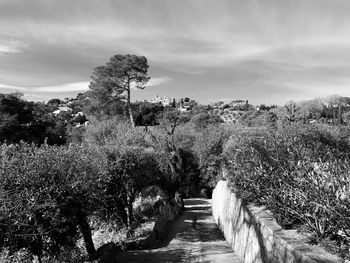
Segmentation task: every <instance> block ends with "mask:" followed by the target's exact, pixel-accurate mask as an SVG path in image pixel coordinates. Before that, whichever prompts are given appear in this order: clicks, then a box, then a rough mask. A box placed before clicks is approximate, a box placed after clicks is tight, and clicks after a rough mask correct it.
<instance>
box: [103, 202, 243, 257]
mask: <svg viewBox="0 0 350 263" xmlns="http://www.w3.org/2000/svg"><path fill="white" fill-rule="evenodd" d="M185 207H186V210H185V211H184V212H183V214H182V215H181V216H180V217H179V218H178V219H177V220H175V221H174V222H173V223H172V224H170V225H169V232H168V236H167V237H166V239H165V240H164V241H162V242H160V243H159V244H158V245H157V247H156V248H154V249H150V250H141V251H128V252H121V253H118V254H116V255H115V257H114V259H113V260H109V261H108V262H110V263H117V262H118V263H120V262H143V263H147V262H149V263H158V262H159V263H160V262H162V263H163V262H205V263H206V262H218V263H219V262H220V263H225V262H232V263H239V262H240V261H239V260H238V258H237V257H236V256H235V255H234V254H233V252H232V250H231V249H230V247H229V246H228V244H227V243H226V241H225V239H224V237H223V236H222V234H221V232H220V231H219V229H218V228H217V226H216V224H215V222H214V220H213V218H212V216H211V204H210V200H206V199H188V200H185ZM194 215H196V217H197V223H196V224H195V228H194V227H193V218H194ZM103 263H107V261H105V262H103Z"/></svg>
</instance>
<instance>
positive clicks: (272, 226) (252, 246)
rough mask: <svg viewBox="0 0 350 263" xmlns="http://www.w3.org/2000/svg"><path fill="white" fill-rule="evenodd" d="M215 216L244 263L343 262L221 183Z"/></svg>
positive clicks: (215, 196) (215, 195) (214, 203)
mask: <svg viewBox="0 0 350 263" xmlns="http://www.w3.org/2000/svg"><path fill="white" fill-rule="evenodd" d="M212 212H213V217H214V220H215V221H216V223H217V224H218V226H219V228H220V229H221V231H222V232H223V233H224V235H225V238H226V241H227V242H228V243H229V244H230V246H231V247H232V249H233V250H234V252H235V253H236V254H237V255H238V256H239V257H240V259H241V260H242V262H244V263H282V262H288V263H292V262H297V263H304V262H305V263H338V262H339V263H340V262H341V261H340V259H339V258H337V257H336V256H334V255H332V254H329V253H327V252H326V251H324V250H322V249H321V248H319V247H316V246H312V245H309V244H307V243H306V242H307V239H306V237H304V236H303V235H301V234H298V233H297V232H296V231H295V230H284V229H282V228H281V227H280V226H279V225H278V224H277V222H276V220H275V219H274V217H273V216H272V214H271V212H269V211H267V210H266V209H265V208H264V207H256V206H254V205H245V204H244V202H243V201H242V200H241V199H240V198H238V197H237V196H236V194H235V193H233V192H231V191H230V189H229V188H228V186H227V182H226V181H220V182H219V183H218V184H217V186H216V188H215V189H214V192H213V196H212Z"/></svg>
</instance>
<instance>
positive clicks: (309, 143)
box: [224, 125, 350, 239]
mask: <svg viewBox="0 0 350 263" xmlns="http://www.w3.org/2000/svg"><path fill="white" fill-rule="evenodd" d="M349 153H350V145H349V143H348V142H347V141H344V140H343V139H342V138H339V137H338V136H337V134H335V133H333V134H332V133H330V132H328V131H327V130H325V129H323V127H320V126H302V125H301V126H300V125H299V126H298V125H293V126H289V127H287V128H284V129H282V130H280V131H279V132H271V131H270V132H269V131H267V130H261V129H260V130H253V131H251V132H250V133H240V134H235V135H233V136H232V137H231V138H230V140H229V142H228V143H227V144H226V146H225V151H224V156H225V161H226V168H227V170H228V173H227V176H228V180H229V181H230V183H231V186H232V187H233V188H234V189H235V190H237V191H238V192H239V193H240V194H241V196H242V197H243V198H244V199H245V200H247V201H252V202H255V203H257V204H259V205H266V206H267V207H268V208H270V209H271V210H272V211H273V212H274V213H275V214H276V216H277V218H278V220H279V221H280V223H282V225H284V226H285V227H291V226H296V225H297V226H300V227H302V228H305V229H308V230H310V231H312V232H313V233H314V234H315V235H316V236H317V237H318V238H324V237H326V236H337V237H338V238H339V239H342V238H344V236H347V238H349V237H350V233H349V229H350V219H349V218H350V217H349V215H350V214H349V211H350V210H349V209H350V206H349V204H350V202H349V201H350V199H349V198H350V195H349V190H350V177H349V174H348V173H349V172H348V171H349V166H350V159H349Z"/></svg>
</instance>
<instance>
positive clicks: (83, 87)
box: [0, 82, 89, 93]
mask: <svg viewBox="0 0 350 263" xmlns="http://www.w3.org/2000/svg"><path fill="white" fill-rule="evenodd" d="M0 89H12V90H18V91H30V92H48V93H62V92H74V91H87V90H88V89H89V82H74V83H65V84H61V85H53V86H43V87H21V86H12V85H5V84H0Z"/></svg>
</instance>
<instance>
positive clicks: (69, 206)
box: [0, 143, 105, 257]
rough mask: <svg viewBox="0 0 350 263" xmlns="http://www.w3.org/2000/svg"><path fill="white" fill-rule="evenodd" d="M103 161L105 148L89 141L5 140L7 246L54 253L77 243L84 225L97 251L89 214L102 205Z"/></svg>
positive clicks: (1, 173) (0, 174)
mask: <svg viewBox="0 0 350 263" xmlns="http://www.w3.org/2000/svg"><path fill="white" fill-rule="evenodd" d="M102 164H103V158H102V156H101V155H100V153H99V152H96V151H93V150H92V149H87V148H85V147H83V146H69V147H54V146H48V145H43V146H42V147H40V148H38V147H36V146H34V145H28V144H24V143H22V144H19V145H10V146H6V145H1V146H0V165H1V167H2V169H1V170H0V178H1V180H0V189H1V191H2V203H3V206H2V211H1V212H2V217H1V221H2V222H1V223H2V224H1V226H2V231H1V233H0V235H1V236H0V237H1V238H0V241H1V245H2V246H3V247H7V248H8V249H9V251H10V253H13V252H15V251H17V250H19V249H21V248H26V249H28V250H29V251H30V252H31V253H32V254H33V255H36V256H38V257H42V256H43V255H44V254H45V253H47V254H52V255H54V254H57V253H58V252H60V251H62V249H63V248H64V247H74V246H75V241H76V240H77V238H78V236H79V231H78V230H80V233H81V234H82V235H83V237H84V240H85V244H86V246H87V251H88V252H89V253H90V254H91V253H94V247H93V244H92V241H91V231H90V227H89V223H88V219H87V217H88V216H89V215H92V214H93V213H94V212H95V211H96V210H97V209H98V207H99V205H98V204H99V202H100V199H101V198H100V196H99V194H100V193H101V192H102V191H99V189H100V188H101V186H102V184H101V181H103V178H104V177H103V175H104V174H103V171H104V170H105V169H103V167H101V166H102ZM92 189H93V191H92Z"/></svg>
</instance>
